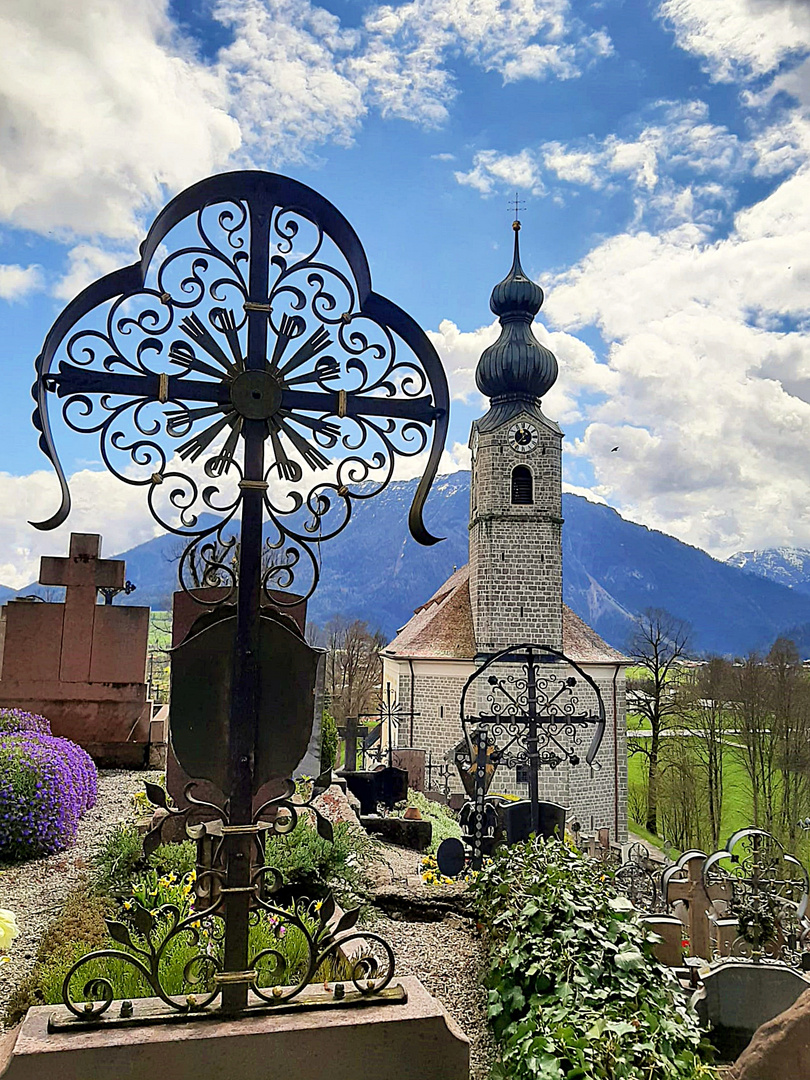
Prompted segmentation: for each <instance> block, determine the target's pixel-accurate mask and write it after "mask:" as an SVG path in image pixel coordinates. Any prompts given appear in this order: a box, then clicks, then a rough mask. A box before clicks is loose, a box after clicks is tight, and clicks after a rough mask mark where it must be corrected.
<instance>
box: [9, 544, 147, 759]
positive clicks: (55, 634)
mask: <svg viewBox="0 0 810 1080" xmlns="http://www.w3.org/2000/svg"><path fill="white" fill-rule="evenodd" d="M124 579H125V564H124V562H123V561H122V560H120V559H102V558H101V537H100V536H99V535H98V534H96V533H71V536H70V551H69V554H68V556H67V557H66V558H56V557H51V556H43V558H42V560H41V564H40V574H39V581H40V583H41V584H43V585H58V586H63V587H64V588H65V600H64V603H38V602H32V601H30V600H29V601H26V600H24V599H21V600H14V601H11V602H9V603H8V604H6V605H5V606H4V607H3V608H2V609H0V705H2V706H5V707H6V708H16V709H26V710H29V711H31V712H35V713H40V714H41V715H43V716H45V717H47V719H48V720H50V722H51V730H52V731H53V733H54V735H61V736H64V737H65V738H68V739H72V740H73V741H74V742H76V743H79V745H80V746H83V747H84V748H85V750H87V751H88V753H89V754H91V755H92V757H93V758H95V760H96V762H97V763H98V764H100V765H106V766H125V767H138V766H142V765H146V764H147V762H148V756H149V745H150V720H151V714H152V708H151V704H150V702H149V701H147V696H146V692H147V687H146V654H147V648H148V641H149V608H148V607H133V606H129V605H127V606H124V605H119V604H110V605H106V604H98V603H97V602H96V600H97V591H98V589H100V588H113V589H115V588H121V587H123V585H124Z"/></svg>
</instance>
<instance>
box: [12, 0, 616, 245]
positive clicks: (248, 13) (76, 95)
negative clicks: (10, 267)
mask: <svg viewBox="0 0 810 1080" xmlns="http://www.w3.org/2000/svg"><path fill="white" fill-rule="evenodd" d="M211 13H212V17H213V18H214V19H215V20H217V21H218V22H219V23H220V24H221V26H222V27H224V28H225V29H227V30H228V31H229V32H230V33H231V35H232V41H231V43H230V44H227V45H225V46H224V47H223V48H222V49H221V50H220V51H219V53H218V55H217V56H216V57H215V58H213V59H210V60H208V59H203V58H201V56H200V55H199V54H198V52H197V46H196V43H195V42H194V41H192V40H191V39H190V38H189V37H188V36H184V35H183V33H181V31H180V29H179V28H178V26H177V25H176V24H175V23H174V22H173V21H172V18H171V15H170V9H169V3H168V0H139V2H138V3H136V4H132V3H130V2H129V0H82V3H80V4H69V5H65V4H64V3H60V2H58V0H7V2H6V3H5V4H3V6H2V9H1V10H0V42H2V63H0V111H1V113H2V118H3V119H2V122H1V123H0V220H2V221H5V222H7V223H9V224H11V225H14V226H17V227H20V228H25V229H31V230H34V231H35V232H39V233H43V234H47V235H51V236H55V237H57V238H64V237H65V236H74V237H84V238H98V237H105V238H107V239H108V240H109V239H113V240H118V241H120V240H121V239H123V238H129V237H132V238H135V237H136V236H138V235H139V233H140V232H141V231H142V221H141V218H142V217H143V216H144V215H146V214H147V213H148V212H151V211H152V210H153V209H154V208H155V207H156V206H158V205H160V203H162V202H163V201H164V200H165V198H166V197H167V195H170V194H173V193H174V192H176V191H178V190H180V189H181V188H183V187H184V186H186V185H187V184H189V183H191V182H192V181H194V180H197V179H199V178H201V177H203V176H206V175H208V174H210V173H212V172H216V171H220V170H222V169H224V168H226V167H228V166H229V165H234V164H242V165H244V164H247V165H259V166H261V167H266V166H267V165H270V166H272V167H276V166H278V165H279V164H281V163H284V162H286V163H290V162H301V161H304V160H307V159H309V158H311V157H312V156H313V154H314V153H316V152H317V150H318V149H319V148H322V147H323V146H325V145H326V144H328V143H330V142H334V143H338V144H343V145H345V144H347V143H349V142H350V141H351V140H352V138H353V136H354V135H355V133H356V131H357V128H358V126H359V124H360V123H361V122H362V121H363V118H364V117H365V116H366V114H367V113H368V112H369V110H371V109H374V110H377V111H379V112H380V113H381V114H382V116H384V117H389V116H390V117H400V118H404V119H407V120H410V121H413V122H415V123H418V124H422V125H428V126H431V125H436V124H441V123H443V122H444V120H445V119H446V117H447V108H448V105H449V104H450V102H452V100H453V99H454V97H455V96H456V93H457V85H456V81H455V78H454V73H453V65H454V64H455V62H456V60H457V58H458V57H459V56H461V57H463V58H464V60H465V62H469V63H472V64H474V65H476V66H478V67H479V68H481V69H483V70H485V71H494V72H497V73H498V74H500V75H501V76H502V78H503V79H504V81H506V82H509V81H515V80H518V79H542V78H546V77H548V76H554V77H557V78H570V77H573V76H575V75H576V74H578V73H579V71H580V70H581V66H582V64H586V63H589V62H591V61H593V60H598V59H599V58H600V57H603V56H606V55H608V54H609V52H610V49H611V46H610V40H609V38H608V37H607V35H606V34H605V33H604V32H603V31H600V32H596V33H586V32H584V31H583V29H582V27H581V25H580V23H579V22H578V21H577V20H576V19H574V18H572V17H571V5H570V3H569V0H460V2H458V3H455V4H452V5H450V4H447V3H446V2H445V0H410V2H409V3H405V4H400V5H398V6H391V5H387V4H381V5H376V6H372V7H371V8H369V10H368V11H367V12H366V14H365V17H364V19H363V21H362V24H361V25H360V26H359V27H357V28H348V29H347V28H344V27H342V26H341V24H340V21H339V20H338V19H337V18H336V16H334V15H332V14H331V13H330V12H329V11H327V10H326V9H325V8H323V7H319V6H318V5H317V4H313V3H311V2H309V0H297V2H293V0H216V3H214V4H213V7H212V8H211Z"/></svg>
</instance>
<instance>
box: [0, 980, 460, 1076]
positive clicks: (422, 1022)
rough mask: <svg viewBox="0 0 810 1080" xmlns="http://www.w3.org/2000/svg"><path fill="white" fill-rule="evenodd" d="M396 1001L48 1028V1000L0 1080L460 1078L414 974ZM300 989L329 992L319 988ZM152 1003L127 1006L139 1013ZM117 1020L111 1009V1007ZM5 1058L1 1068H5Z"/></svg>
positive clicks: (455, 1036)
mask: <svg viewBox="0 0 810 1080" xmlns="http://www.w3.org/2000/svg"><path fill="white" fill-rule="evenodd" d="M398 982H399V983H400V984H401V985H402V986H403V987H404V989H405V990H406V991H407V1001H405V1002H404V1003H401V1004H399V1003H397V1004H387V1005H374V1004H367V1005H364V1006H363V1007H359V1008H337V1007H335V1008H330V1009H316V1010H312V1011H309V1012H297V1013H286V1014H283V1013H282V1014H279V1013H269V1014H268V1013H264V1014H263V1015H260V1016H245V1017H242V1018H240V1019H238V1020H226V1019H219V1018H217V1019H207V1020H189V1021H184V1022H182V1023H172V1024H164V1025H154V1026H145V1027H121V1026H113V1025H109V1026H106V1027H101V1028H95V1029H84V1030H78V1031H69V1032H64V1031H58V1032H55V1033H49V1030H48V1021H49V1019H50V1017H51V1016H52V1015H53V1014H54V1012H55V1011H56V1006H53V1005H43V1006H39V1007H37V1008H33V1009H30V1010H29V1012H28V1014H27V1016H26V1018H25V1020H24V1021H23V1023H22V1024H21V1025H20V1027H19V1028H18V1029H17V1030H16V1032H15V1035H16V1039H15V1042H14V1047H13V1049H12V1050H11V1053H10V1054H8V1048H7V1047H2V1049H3V1050H5V1051H6V1060H5V1062H4V1061H3V1056H2V1055H0V1077H2V1080H42V1077H44V1076H48V1077H52V1078H53V1080H155V1078H156V1077H160V1076H171V1077H172V1080H199V1078H200V1077H201V1076H204V1077H206V1080H233V1078H234V1077H238V1078H239V1080H289V1077H295V1080H323V1077H325V1076H328V1077H329V1080H358V1078H359V1077H363V1076H373V1077H374V1080H468V1078H469V1059H470V1044H469V1040H468V1039H467V1037H466V1036H465V1035H464V1033H463V1032H462V1031H461V1029H460V1028H459V1027H458V1025H457V1024H456V1023H455V1022H454V1021H453V1020H452V1019H451V1017H450V1016H448V1014H447V1013H446V1012H445V1010H444V1008H443V1006H442V1005H441V1004H440V1003H439V1002H438V1001H436V999H435V998H433V997H431V995H430V994H429V993H428V992H427V990H426V989H425V988H424V986H422V984H421V982H420V981H419V980H418V979H417V978H415V977H412V976H407V977H403V978H401V979H399V980H398ZM307 993H308V995H310V996H314V995H316V994H322V995H324V997H325V998H328V997H331V995H330V994H329V992H328V991H325V990H324V989H323V988H322V987H315V986H313V987H311V988H309V990H308V991H307ZM156 1004H159V1003H156V1002H155V1001H154V1000H152V999H150V1000H148V1001H147V1000H145V999H144V1000H139V1001H137V1002H136V1003H135V1007H136V1014H137V1011H138V1010H139V1009H143V1010H144V1011H146V1010H147V1009H149V1008H151V1007H154V1006H155V1005H156ZM109 1012H110V1014H111V1015H114V1016H117V1015H118V1012H119V1006H118V1004H117V1003H113V1005H112V1006H111V1007H110V1010H109ZM3 1064H5V1069H4V1070H3Z"/></svg>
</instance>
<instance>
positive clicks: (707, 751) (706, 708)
mask: <svg viewBox="0 0 810 1080" xmlns="http://www.w3.org/2000/svg"><path fill="white" fill-rule="evenodd" d="M731 695H732V680H731V665H730V664H729V663H728V661H727V660H721V659H720V658H719V657H717V656H715V657H712V659H711V660H709V662H708V664H705V665H704V666H703V667H700V668H697V669H695V670H694V671H693V672H692V673H691V674H690V675H689V676H688V677H687V678H685V679H683V680H681V683H680V685H679V687H678V701H679V703H680V705H681V708H682V712H681V719H682V721H683V725H684V727H685V728H688V729H689V732H690V737H689V740H688V745H689V748H690V749H691V750H692V752H693V754H694V759H695V764H696V765H697V766H698V769H697V771H698V773H699V775H700V776H701V777H702V778H703V780H704V782H705V786H706V810H707V816H708V825H709V835H710V838H711V844H712V849H713V850H717V848H718V847H719V846H720V823H721V818H722V813H723V763H724V758H723V754H724V750H725V737H726V733H727V731H728V729H729V726H730V717H731V714H730V712H729V705H730V698H731Z"/></svg>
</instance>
